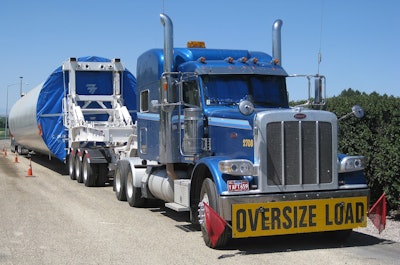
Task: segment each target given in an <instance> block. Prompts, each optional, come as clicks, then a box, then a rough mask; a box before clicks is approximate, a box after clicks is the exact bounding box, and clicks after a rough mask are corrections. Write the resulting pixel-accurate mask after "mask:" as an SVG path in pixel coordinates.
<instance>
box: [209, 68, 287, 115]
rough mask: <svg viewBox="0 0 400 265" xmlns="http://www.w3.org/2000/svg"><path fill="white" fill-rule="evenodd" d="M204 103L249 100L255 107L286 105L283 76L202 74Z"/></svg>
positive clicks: (215, 103) (214, 103)
mask: <svg viewBox="0 0 400 265" xmlns="http://www.w3.org/2000/svg"><path fill="white" fill-rule="evenodd" d="M202 83H203V87H204V95H205V100H206V105H224V104H236V103H239V102H240V101H241V100H250V101H251V102H252V103H253V104H254V105H255V107H257V106H259V107H283V108H287V107H288V99H287V92H286V85H285V77H283V76H266V75H203V76H202Z"/></svg>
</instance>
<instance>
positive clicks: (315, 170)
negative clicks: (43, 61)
mask: <svg viewBox="0 0 400 265" xmlns="http://www.w3.org/2000/svg"><path fill="white" fill-rule="evenodd" d="M160 18H161V22H162V24H163V26H164V48H163V49H151V50H149V51H146V52H144V53H143V54H142V55H141V56H140V57H139V58H138V60H137V74H136V79H135V77H133V75H131V74H130V73H129V71H127V70H126V69H125V67H124V66H123V65H122V63H121V61H120V59H118V58H116V59H113V60H108V59H104V58H97V57H89V58H78V59H77V58H73V57H72V58H70V59H69V60H67V61H66V62H64V63H63V65H62V66H61V67H60V68H58V69H57V70H56V71H55V72H54V73H53V74H52V75H51V76H50V77H49V79H48V80H47V81H46V82H45V83H44V84H41V85H39V86H38V87H37V88H34V89H33V90H32V91H31V92H30V93H28V94H27V95H26V96H24V97H23V98H21V99H20V100H19V101H18V102H17V103H16V104H15V105H14V107H13V109H12V110H11V112H10V117H9V119H10V131H11V133H12V134H13V135H14V140H15V141H14V144H15V147H14V150H15V151H18V152H21V151H22V150H23V149H27V150H34V151H36V152H43V153H47V154H49V156H54V157H57V158H58V159H60V160H61V161H65V162H66V164H67V165H68V171H69V176H70V178H71V179H76V180H77V181H78V182H83V183H84V184H85V185H86V186H97V185H104V184H105V183H107V182H111V181H112V182H113V186H114V187H113V188H114V190H115V194H116V197H117V199H118V200H121V201H125V200H126V201H128V203H129V205H131V206H133V207H145V206H146V205H147V203H148V202H149V201H152V200H157V201H160V200H161V201H164V202H165V206H166V207H168V208H170V209H172V210H174V211H178V212H188V213H189V216H190V220H191V222H192V223H193V224H196V225H199V226H200V228H201V230H202V234H203V238H204V242H205V243H206V245H207V246H209V247H212V248H219V247H222V246H224V245H226V244H227V243H228V242H229V240H230V238H246V237H260V236H273V235H289V234H296V233H312V232H328V233H329V234H330V235H335V236H338V237H346V236H348V235H349V234H350V232H351V231H352V229H353V228H356V227H360V226H361V227H362V226H366V218H367V212H368V203H369V189H368V186H367V183H366V178H365V176H364V174H363V169H364V157H362V156H347V155H344V154H339V153H338V151H337V149H338V148H337V145H338V118H337V117H336V115H335V114H333V113H330V112H327V111H324V110H323V106H324V103H325V93H324V91H325V83H326V80H325V77H324V76H322V75H319V74H318V75H297V77H292V76H291V75H288V74H287V72H286V71H285V70H284V69H283V68H282V65H281V62H282V59H281V44H280V35H281V26H282V21H281V20H277V21H275V23H274V24H273V30H272V33H273V34H272V35H273V37H272V39H273V51H272V56H271V55H268V54H267V53H264V52H258V51H248V50H227V49H210V48H206V47H205V43H204V42H199V41H191V42H188V44H187V47H185V48H175V47H174V45H173V25H172V21H171V19H170V18H169V17H168V16H167V15H166V14H161V15H160ZM287 78H305V80H306V81H307V83H308V98H309V100H308V101H307V102H306V103H305V104H303V105H300V106H295V107H290V106H289V101H288V93H287V88H286V79H287ZM312 86H314V87H315V89H314V91H315V94H314V95H313V96H311V94H312V93H311V87H312ZM352 112H353V113H354V114H356V115H357V116H360V114H361V112H362V111H361V110H360V109H359V108H354V109H353V111H352ZM206 207H210V208H211V209H212V210H213V212H214V213H215V214H216V215H217V216H218V218H219V220H222V221H223V222H224V226H223V230H222V232H221V233H220V234H218V236H217V239H215V237H213V236H212V235H211V234H212V233H210V232H212V231H210V230H211V228H212V225H213V223H212V222H211V224H210V220H209V219H208V218H207V216H208V215H207V213H206V211H207V210H206V209H207V208H206Z"/></svg>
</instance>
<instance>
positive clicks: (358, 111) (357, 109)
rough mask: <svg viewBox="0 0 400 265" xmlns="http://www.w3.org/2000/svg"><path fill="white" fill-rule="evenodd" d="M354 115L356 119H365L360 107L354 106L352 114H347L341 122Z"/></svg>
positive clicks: (341, 118)
mask: <svg viewBox="0 0 400 265" xmlns="http://www.w3.org/2000/svg"><path fill="white" fill-rule="evenodd" d="M352 114H353V115H354V116H355V117H356V118H358V119H361V118H363V117H364V110H363V108H361V107H360V106H358V105H354V106H353V107H352V108H351V112H349V113H347V114H346V115H343V116H342V117H340V118H339V121H341V120H344V119H346V118H348V117H349V116H350V115H352Z"/></svg>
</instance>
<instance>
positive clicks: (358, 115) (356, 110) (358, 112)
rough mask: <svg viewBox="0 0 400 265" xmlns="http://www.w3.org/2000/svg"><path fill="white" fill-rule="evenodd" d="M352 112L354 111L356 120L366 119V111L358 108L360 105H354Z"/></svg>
mask: <svg viewBox="0 0 400 265" xmlns="http://www.w3.org/2000/svg"><path fill="white" fill-rule="evenodd" d="M351 111H352V113H353V114H354V116H356V118H358V119H361V118H363V117H364V110H363V108H361V107H360V106H358V105H354V106H353V107H352V108H351Z"/></svg>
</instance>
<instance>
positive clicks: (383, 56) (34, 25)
mask: <svg viewBox="0 0 400 265" xmlns="http://www.w3.org/2000/svg"><path fill="white" fill-rule="evenodd" d="M163 10H164V12H165V13H166V14H168V15H169V16H170V17H171V19H172V20H173V24H174V37H175V39H174V44H175V46H176V47H182V46H185V45H186V42H187V41H188V40H203V41H205V42H206V45H207V47H209V48H226V49H248V50H253V51H265V52H267V53H271V46H272V45H271V28H272V23H273V22H274V20H275V19H277V18H280V19H282V20H283V27H282V41H283V44H282V62H283V66H284V68H285V69H286V71H287V72H288V73H289V74H315V73H317V71H318V59H317V58H318V52H319V51H320V50H321V53H322V62H321V64H320V74H323V75H325V76H326V77H327V96H328V97H331V96H335V95H338V94H340V92H341V91H342V90H343V89H347V88H353V89H355V90H359V91H362V92H366V93H371V92H373V91H375V92H378V93H379V94H388V95H394V96H396V97H399V96H400V82H399V81H398V79H397V75H399V74H400V67H399V62H400V52H399V51H398V49H399V47H400V15H399V11H400V1H398V0H380V1H377V0H335V1H333V0H307V1H301V0H297V1H296V0H279V1H277V0H275V1H270V0H247V1H244V0H242V1H240V0H201V1H198V0H197V1H192V0H186V1H185V0H165V1H164V3H163V1H162V0H147V1H135V0H116V1H109V0H108V1H105V0H97V1H96V0H68V1H65V0H63V1H62V0H48V1H46V0H36V1H32V0H0V36H1V50H0V55H1V62H2V63H1V64H0V93H1V95H3V96H2V97H0V115H4V114H5V105H6V92H7V91H6V90H7V87H8V92H9V97H8V104H9V109H11V106H12V104H13V103H14V102H15V101H16V100H17V99H18V96H19V81H20V78H19V77H20V76H23V82H27V83H29V85H24V86H23V91H24V92H26V91H29V90H30V89H32V88H33V87H35V86H36V85H38V84H40V83H41V82H44V81H45V80H46V79H47V77H48V76H49V75H50V74H51V72H52V71H53V70H54V69H56V68H57V67H58V66H60V65H61V64H62V62H63V61H64V60H66V59H67V58H69V57H81V56H88V55H96V56H101V57H106V58H115V57H118V58H121V60H122V62H123V63H124V64H125V66H126V67H127V68H128V69H129V70H130V71H131V72H133V73H134V75H136V60H137V58H138V56H139V55H140V54H141V53H142V52H144V51H146V50H148V49H150V48H156V47H162V46H163V27H162V25H161V23H160V19H159V14H160V13H162V12H163ZM13 84H16V85H13ZM10 85H11V86H10ZM288 90H289V96H290V98H291V99H293V100H299V99H306V98H307V88H306V86H305V83H304V84H303V83H301V84H300V85H299V84H297V83H294V84H292V83H289V87H288Z"/></svg>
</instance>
